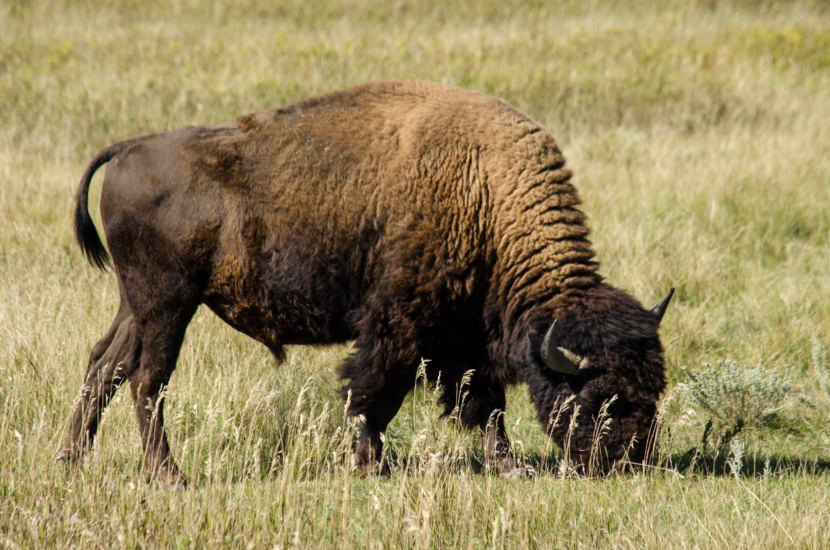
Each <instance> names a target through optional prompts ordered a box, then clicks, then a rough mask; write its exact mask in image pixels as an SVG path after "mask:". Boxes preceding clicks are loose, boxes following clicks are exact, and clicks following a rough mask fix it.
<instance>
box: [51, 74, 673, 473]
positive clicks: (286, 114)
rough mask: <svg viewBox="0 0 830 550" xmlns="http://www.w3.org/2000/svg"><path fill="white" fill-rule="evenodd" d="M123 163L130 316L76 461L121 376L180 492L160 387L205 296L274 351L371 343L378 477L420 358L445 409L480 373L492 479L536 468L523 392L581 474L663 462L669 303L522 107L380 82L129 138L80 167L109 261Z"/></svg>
mask: <svg viewBox="0 0 830 550" xmlns="http://www.w3.org/2000/svg"><path fill="white" fill-rule="evenodd" d="M106 163H109V165H108V167H107V171H106V177H105V180H104V184H103V189H102V193H101V215H102V219H103V224H104V232H105V235H106V238H107V243H108V246H109V250H110V253H111V256H112V260H111V261H112V264H113V266H114V269H115V274H116V276H117V278H118V283H119V288H120V292H121V304H120V307H119V309H118V313H117V314H116V317H115V321H114V322H113V324H112V326H111V328H110V329H109V331H108V332H107V333H106V335H105V336H104V337H103V338H102V339H101V340H100V341H99V342H98V343H97V344H96V345H95V346H94V347H93V349H92V353H91V357H90V361H89V366H88V368H87V373H86V378H85V381H84V384H83V388H82V393H81V398H80V400H79V402H78V404H77V407H76V409H75V412H74V415H73V417H72V420H71V424H70V428H69V434H68V437H67V440H66V443H65V445H64V446H63V448H62V450H61V451H60V453H59V456H60V457H61V458H63V459H65V460H67V461H70V462H77V461H78V460H79V459H80V458H81V457H82V455H83V454H84V453H85V452H86V451H87V450H88V449H89V448H90V447H91V446H92V441H93V438H94V436H95V432H96V429H97V426H98V423H99V420H100V417H101V414H102V413H103V410H104V408H105V407H106V405H107V403H108V402H109V400H110V399H111V397H112V396H113V394H114V393H115V391H116V390H117V388H118V386H119V385H120V384H121V383H122V382H123V381H125V380H127V381H129V383H130V389H131V392H132V396H133V401H134V404H135V411H136V415H137V417H138V424H139V428H140V432H141V437H142V442H143V448H144V455H145V456H144V464H145V469H146V472H147V474H148V476H149V477H151V478H155V479H158V480H160V481H164V482H169V483H182V482H183V481H184V478H183V476H182V474H181V473H180V472H179V469H178V468H177V466H176V464H175V462H174V460H173V458H172V457H171V455H170V450H169V446H168V443H167V437H166V434H165V429H164V419H163V418H164V417H163V393H162V389H163V387H164V386H166V385H167V383H168V381H169V379H170V375H171V373H172V371H173V369H174V367H175V365H176V359H177V356H178V353H179V348H180V346H181V343H182V339H183V337H184V333H185V328H186V327H187V325H188V323H189V321H190V319H191V317H192V316H193V314H194V312H195V311H196V309H197V307H198V306H199V305H200V304H203V303H204V304H206V305H207V306H208V307H209V308H211V309H212V310H213V311H214V312H215V313H216V314H217V315H219V317H221V318H222V319H223V320H225V321H226V322H227V323H228V324H230V325H231V326H233V327H235V328H236V329H238V330H240V331H242V332H244V333H245V334H248V335H249V336H251V337H252V338H254V339H256V340H258V341H260V342H262V343H263V344H265V345H266V346H268V348H269V349H270V350H271V351H272V352H273V354H274V356H275V358H276V359H277V360H278V361H279V360H281V358H282V357H283V346H284V345H286V344H328V343H332V342H342V341H346V340H350V339H354V340H355V343H354V352H353V353H352V354H351V356H349V357H348V358H347V359H346V360H345V361H344V363H343V364H342V365H341V367H340V374H341V376H342V378H343V379H344V380H345V381H346V384H345V386H344V388H343V392H344V394H345V395H346V396H347V397H348V399H349V404H350V405H349V406H350V408H349V413H350V414H352V415H361V416H363V417H364V418H365V422H364V427H363V430H362V432H361V434H360V436H359V439H358V442H357V446H356V450H355V462H356V464H357V465H358V467H359V468H360V469H361V470H362V471H363V472H364V473H367V474H371V473H375V472H377V471H379V470H380V469H381V468H382V465H381V464H380V457H381V434H382V433H383V431H384V430H385V429H386V427H387V425H388V423H389V421H390V420H391V419H392V417H393V416H394V415H395V414H396V412H397V411H398V409H399V407H400V405H401V402H402V401H403V399H404V397H405V395H406V394H407V392H409V390H410V389H411V388H412V386H413V384H414V381H415V374H416V369H417V367H418V365H419V363H420V360H421V358H429V359H430V360H431V362H430V363H429V364H430V372H429V374H430V375H431V376H432V377H433V378H438V377H439V375H440V379H441V381H442V383H443V384H444V394H443V397H442V398H441V402H442V404H443V405H444V407H445V409H446V412H447V413H449V412H451V411H452V410H453V408H454V407H455V405H456V399H455V396H456V395H457V391H458V388H459V385H460V384H461V383H462V377H463V376H464V373H465V372H467V371H469V370H473V371H474V374H473V375H472V377H471V378H470V379H469V381H468V383H467V386H466V387H465V392H466V394H467V396H466V399H465V400H464V404H463V407H462V408H461V410H460V411H458V415H459V417H460V419H461V420H462V422H463V424H465V425H466V426H469V427H473V428H478V429H479V430H481V433H482V436H483V444H484V460H485V463H486V465H487V466H488V468H492V469H496V470H499V471H510V470H512V469H513V468H515V467H516V466H517V465H518V462H517V460H516V459H515V457H514V456H513V454H512V453H511V450H510V444H509V441H508V438H507V435H506V434H505V430H504V423H503V421H502V416H501V412H502V411H503V410H504V408H505V396H504V386H505V385H506V384H513V383H517V382H525V383H526V384H527V386H528V389H529V392H530V397H531V400H532V402H533V403H534V405H535V407H536V410H537V413H538V416H539V420H540V421H541V422H542V425H543V427H544V429H545V430H546V431H547V432H548V433H549V434H550V435H551V436H552V437H553V438H554V440H555V441H556V442H557V443H558V444H559V445H560V446H561V447H562V449H563V451H564V452H565V454H566V456H568V457H569V458H570V460H571V461H572V462H573V464H575V465H576V466H577V467H580V468H583V469H585V470H590V471H594V472H604V471H607V470H609V469H610V468H612V467H614V466H615V465H616V464H619V463H620V462H621V461H624V460H626V459H627V460H630V461H635V462H636V461H640V460H642V459H643V458H644V457H645V455H646V451H647V444H648V434H649V429H650V427H651V424H652V421H653V419H654V415H655V403H656V402H657V400H658V398H659V396H660V392H661V391H662V390H663V387H664V385H665V381H664V374H663V370H664V366H663V352H662V348H661V345H660V341H659V339H658V336H657V329H658V325H659V322H660V319H661V318H662V316H663V313H664V311H665V309H666V305H667V303H668V299H669V297H670V296H669V297H667V298H666V299H665V300H664V301H663V302H662V303H661V304H659V305H658V306H657V307H656V308H655V309H654V310H652V311H647V310H645V309H643V307H642V306H641V305H640V304H639V303H638V302H637V301H636V300H634V299H633V298H631V297H629V296H628V295H627V294H625V293H624V292H622V291H620V290H616V289H614V288H612V287H610V286H608V285H607V284H606V283H604V282H603V281H602V278H601V277H600V276H599V274H598V273H597V267H598V265H597V263H596V262H595V261H594V260H593V257H594V252H593V250H592V248H591V244H590V242H589V240H588V229H587V228H586V227H585V223H584V215H583V214H582V213H581V212H580V211H579V209H578V208H577V207H578V205H579V202H580V201H579V197H578V195H577V193H576V190H575V189H574V187H573V185H572V184H571V182H570V176H571V174H570V172H569V171H568V170H567V169H566V168H565V167H564V165H565V159H564V157H563V156H562V154H561V152H560V151H559V149H558V147H557V145H556V143H555V141H554V140H553V138H552V137H551V136H550V134H548V133H547V132H546V131H544V130H543V129H542V128H540V127H539V126H538V125H537V124H536V123H534V122H533V121H532V120H530V119H529V118H528V117H527V116H525V115H523V114H522V113H520V112H518V111H516V110H515V109H513V108H512V107H510V106H509V105H507V104H506V103H504V102H502V101H500V100H497V99H494V98H491V97H488V96H485V95H483V94H480V93H476V92H470V91H465V90H460V89H457V88H452V87H447V86H441V85H437V84H430V83H424V82H386V83H374V84H367V85H363V86H359V87H355V88H351V89H348V90H344V91H341V92H336V93H332V94H328V95H324V96H320V97H315V98H312V99H309V100H307V101H304V102H301V103H297V104H293V105H290V106H287V107H284V108H282V109H278V110H275V111H270V112H266V113H261V114H256V115H249V116H245V117H241V118H239V119H237V120H235V121H233V122H231V123H228V124H224V125H217V126H199V127H188V128H183V129H179V130H175V131H172V132H169V133H165V134H156V135H150V136H145V137H140V138H136V139H132V140H129V141H125V142H122V143H118V144H115V145H112V146H110V147H108V148H106V149H104V150H103V151H101V152H100V153H99V154H98V155H97V156H96V157H95V158H94V159H93V160H92V162H91V163H90V165H89V167H88V168H87V170H86V172H85V174H84V175H83V177H82V179H81V183H80V188H79V191H78V200H77V205H76V211H75V229H76V234H77V237H78V242H79V243H80V246H81V248H82V249H83V251H84V252H85V254H86V255H87V257H88V259H89V260H90V262H91V263H93V264H94V265H96V266H98V267H101V268H104V267H106V266H107V265H108V263H109V261H110V257H109V256H108V254H107V251H106V249H105V248H104V246H103V243H102V242H101V240H100V238H99V236H98V232H97V230H96V229H95V227H94V225H93V224H92V221H91V220H90V217H89V213H88V210H87V202H88V192H89V185H90V182H91V180H92V176H93V174H94V173H95V171H96V170H97V169H98V168H99V167H100V166H102V165H104V164H106ZM606 421H607V422H606Z"/></svg>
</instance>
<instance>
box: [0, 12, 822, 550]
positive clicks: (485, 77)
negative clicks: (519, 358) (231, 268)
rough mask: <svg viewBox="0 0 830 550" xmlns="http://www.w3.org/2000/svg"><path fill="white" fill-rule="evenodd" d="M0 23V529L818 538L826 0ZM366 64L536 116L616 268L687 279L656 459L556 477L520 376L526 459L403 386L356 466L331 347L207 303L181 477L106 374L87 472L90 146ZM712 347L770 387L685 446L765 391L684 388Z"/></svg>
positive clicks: (516, 398) (57, 537)
mask: <svg viewBox="0 0 830 550" xmlns="http://www.w3.org/2000/svg"><path fill="white" fill-rule="evenodd" d="M276 6H278V7H276ZM0 22H1V24H0V27H2V29H3V32H2V33H0V179H1V180H2V184H0V341H2V345H0V547H8V548H31V547H54V546H58V547H86V548H99V547H102V548H109V547H130V548H133V547H219V546H231V545H233V546H235V547H240V548H241V547H250V548H261V547H312V548H313V547H338V548H350V547H355V548H364V547H367V548H397V547H412V548H452V547H459V548H484V547H488V548H489V547H493V548H523V547H530V548H536V547H538V548H603V547H622V548H664V547H673V548H687V547H688V548H753V549H755V548H787V547H792V548H826V547H827V546H828V544H830V543H829V542H828V541H830V513H828V510H830V352H828V350H830V5H828V4H827V3H826V2H822V1H820V0H815V1H793V2H789V1H785V2H772V1H769V2H765V1H754V0H736V1H734V2H727V1H718V0H699V1H693V0H689V1H681V0H669V1H667V2H657V1H648V2H622V3H620V2H616V1H610V0H609V1H606V0H592V1H588V2H577V1H565V2H542V1H528V2H509V1H495V0H485V1H483V2H468V1H459V2H431V1H430V2H416V1H409V0H400V1H397V0H396V1H393V2H388V3H382V2H369V1H362V0H344V1H341V2H335V1H330V0H304V1H296V2H295V1H286V2H270V1H264V0H236V1H234V2H225V1H216V2H211V3H202V2H197V1H195V0H192V1H188V0H180V1H177V0H173V1H170V2H166V1H161V0H144V1H141V2H139V1H135V0H98V1H96V2H92V1H62V2H47V1H42V2H41V1H25V0H0ZM387 78H399V79H413V78H418V79H426V80H436V81H441V82H445V83H450V84H455V85H459V86H464V87H469V88H474V89H478V90H482V91H484V92H487V93H490V94H492V95H496V96H499V97H502V98H504V99H506V100H507V101H508V102H510V103H512V104H514V105H516V106H517V107H519V108H520V109H522V110H524V111H525V112H527V113H528V114H530V115H531V116H532V117H533V118H535V119H536V120H538V121H539V122H541V123H542V124H543V125H544V126H545V127H547V128H548V129H550V131H551V132H552V133H553V134H554V136H556V137H557V140H558V143H559V145H560V146H561V147H562V149H563V150H564V152H565V154H566V156H567V157H568V161H569V165H570V167H571V168H572V169H573V170H574V171H575V174H576V179H575V182H576V185H577V186H578V188H579V189H580V192H581V194H582V198H583V199H584V210H585V211H586V212H587V214H588V215H589V220H590V225H591V228H592V231H593V232H592V240H593V242H594V244H595V248H596V250H597V252H598V255H599V260H600V262H601V264H602V273H603V274H604V275H605V276H606V277H607V279H608V280H609V281H610V282H611V283H612V284H614V285H616V286H620V287H622V288H625V289H627V290H629V291H631V292H632V293H633V294H634V295H636V296H637V297H639V298H640V299H641V300H642V301H643V302H644V303H646V304H647V305H651V304H653V303H655V302H657V301H658V300H659V298H660V297H661V296H662V295H663V294H664V293H665V292H666V291H667V290H668V288H669V287H671V286H674V287H676V288H677V295H676V297H675V300H674V302H673V303H672V304H671V306H670V308H669V310H668V313H667V315H666V318H665V319H664V321H663V324H662V328H661V334H662V338H663V343H664V346H665V348H666V355H667V377H668V379H669V389H668V391H667V392H666V395H665V396H664V399H663V402H662V409H663V413H664V414H663V420H664V423H663V430H662V432H661V434H660V437H659V441H658V456H659V458H660V463H659V466H658V467H655V468H651V469H648V470H645V471H640V472H637V473H632V474H627V475H621V476H613V477H610V478H607V479H586V478H579V477H573V476H568V475H565V474H563V473H562V471H560V468H559V451H558V449H556V448H555V447H554V446H553V445H552V444H551V443H550V442H549V441H547V439H546V438H545V437H544V435H543V434H542V432H541V430H540V428H539V425H538V423H537V422H536V420H535V415H534V412H533V410H532V408H531V405H530V403H529V400H528V398H527V395H526V389H525V388H524V387H522V386H517V387H515V388H512V389H511V390H510V392H509V394H508V411H507V416H506V420H507V427H508V430H509V433H510V435H511V436H512V438H513V439H514V443H515V445H516V446H517V449H518V450H519V451H520V452H521V454H522V455H523V456H524V457H525V459H526V461H527V462H528V463H529V464H530V465H531V466H533V467H534V468H535V469H536V470H537V475H536V476H535V477H532V478H527V479H520V480H509V479H502V478H499V477H496V476H490V475H487V474H485V473H483V472H482V467H481V459H482V457H481V451H480V437H479V436H478V435H477V434H471V433H468V432H465V431H463V430H459V429H456V427H455V426H453V425H452V423H451V422H448V421H446V420H443V419H440V418H439V408H438V407H437V406H436V404H435V402H436V396H435V390H434V388H432V387H430V386H429V385H426V386H424V385H421V386H419V388H418V389H417V390H416V391H415V392H414V393H413V394H412V395H411V396H410V397H409V398H408V400H407V401H406V402H405V404H404V406H403V409H402V410H401V412H400V413H399V414H398V416H397V417H396V419H395V420H394V422H393V424H392V425H391V427H390V429H389V432H388V434H387V443H388V445H389V452H390V455H391V457H392V460H391V462H392V475H391V476H390V477H388V478H380V479H362V478H360V477H359V476H358V475H357V474H356V473H355V472H354V471H353V470H352V468H351V466H350V464H351V463H350V458H349V457H350V453H351V447H352V444H353V441H354V430H355V426H354V424H353V422H352V421H350V420H348V419H347V418H346V417H345V415H344V413H343V405H342V403H341V401H340V400H339V398H338V397H337V395H336V389H337V387H338V386H339V383H338V380H337V377H336V372H335V367H336V365H337V363H338V362H339V361H340V360H341V359H342V358H343V357H344V356H345V355H346V354H347V353H348V352H349V348H348V346H338V347H331V348H320V349H312V348H300V347H297V348H291V349H290V350H289V357H288V362H287V363H286V364H284V365H282V366H281V367H280V368H279V369H275V367H274V366H273V363H272V361H271V359H270V355H269V354H268V353H267V351H266V350H264V349H263V348H261V347H260V346H258V345H257V344H255V343H254V342H252V341H250V340H248V339H246V338H245V337H244V336H242V335H240V334H238V333H235V332H234V331H232V330H231V329H230V328H228V327H227V326H225V325H223V324H222V323H221V322H220V321H218V320H217V319H216V318H215V317H213V316H212V314H210V313H209V312H207V311H201V312H200V313H198V314H197V317H196V318H195V319H194V321H193V323H192V324H191V326H190V329H189V332H188V336H187V338H186V341H185V345H184V348H183V351H182V355H181V357H180V360H179V364H178V368H177V370H176V372H175V374H174V376H173V379H172V381H171V385H170V388H169V392H168V397H167V401H166V413H167V420H168V427H169V430H170V435H171V438H172V446H173V452H174V455H175V456H176V458H177V460H178V462H179V464H180V466H181V467H182V468H183V470H184V472H185V473H186V474H187V475H188V476H189V478H190V480H191V481H192V484H191V485H190V486H189V487H188V488H187V489H185V490H176V491H174V490H167V489H163V488H160V487H158V486H156V485H152V484H146V483H144V482H143V481H142V479H143V478H142V475H141V450H140V443H139V435H138V428H137V425H136V422H135V420H134V414H133V409H132V404H131V403H130V397H129V392H128V391H126V390H123V391H122V392H120V393H119V394H118V395H117V396H116V398H115V400H114V401H113V403H112V404H111V405H110V407H109V409H108V410H107V413H106V415H105V416H104V420H103V423H102V427H101V430H100V432H99V438H98V440H97V442H96V446H95V449H94V450H93V452H92V454H91V455H90V457H89V460H87V462H86V463H85V465H84V467H83V469H82V471H81V472H79V473H77V474H74V475H73V474H70V473H68V472H67V471H66V470H65V469H64V467H63V466H62V465H60V464H57V463H55V462H54V461H53V456H54V453H55V451H56V450H57V449H58V446H59V444H60V442H61V440H62V438H63V437H64V433H65V430H66V426H67V420H68V417H69V415H70V413H71V410H72V407H73V405H74V402H75V399H76V397H77V395H78V390H79V388H80V384H81V381H82V377H83V372H84V368H85V365H86V362H87V359H88V354H89V350H90V347H91V346H92V344H93V343H94V342H95V341H96V340H97V339H98V338H99V337H100V336H101V335H102V333H103V332H104V331H105V330H106V328H107V327H108V326H109V323H110V321H111V319H112V317H113V315H114V312H115V309H116V306H117V303H118V297H117V289H116V285H115V280H114V277H113V275H112V273H106V274H103V273H100V272H98V271H96V270H94V269H92V268H91V267H90V266H89V265H88V264H86V262H85V261H84V259H83V257H82V254H81V253H80V251H79V250H78V248H77V246H76V244H75V242H74V236H73V234H72V229H71V213H72V208H73V206H74V203H73V201H74V194H75V190H76V185H77V182H78V180H79V178H80V176H81V174H82V172H83V170H84V168H85V166H86V164H87V163H88V162H89V160H90V159H91V157H92V156H93V155H94V154H95V153H96V152H97V151H98V150H99V149H101V148H102V147H104V146H106V145H109V144H110V143H113V142H115V141H119V140H122V139H125V138H127V137H132V136H136V135H140V134H145V133H150V132H155V131H161V130H166V129H172V128H175V127H178V126H182V125H186V124H197V123H213V122H223V121H226V120H229V119H231V118H233V117H235V116H237V115H240V114H244V113H248V112H254V111H260V110H264V109H267V108H272V107H275V106H278V105H281V104H284V103H287V102H290V101H294V100H297V99H301V98H304V97H307V96H309V95H312V94H315V93H319V92H324V91H328V90H332V89H337V88H342V87H345V86H347V85H351V84H357V83H360V82H363V81H367V80H379V79H387ZM95 181H96V184H95V185H93V192H94V197H93V200H92V201H91V202H92V204H93V205H95V204H97V196H98V193H99V191H100V176H99V178H97V179H96V180H95ZM92 210H93V211H94V213H95V215H96V216H97V207H95V206H93V207H92ZM96 219H97V217H96ZM99 227H100V225H99ZM726 360H734V362H730V363H728V365H730V369H733V370H734V372H744V371H750V370H751V369H754V368H755V367H756V366H757V365H758V364H759V363H760V364H762V367H761V369H759V370H752V372H753V373H755V374H754V375H753V376H755V377H756V378H757V377H762V376H773V375H774V376H776V377H778V378H777V379H780V380H783V381H785V382H786V384H787V387H788V388H789V389H788V391H786V392H785V394H784V395H783V396H782V399H781V401H780V403H778V404H777V406H776V410H775V412H774V414H768V415H766V416H764V417H763V418H761V419H759V420H758V421H757V422H755V423H747V425H746V427H745V428H744V429H743V430H741V431H740V432H738V433H737V436H736V438H735V439H734V440H732V442H731V443H729V444H728V445H727V444H726V443H727V442H726V441H725V440H724V444H722V445H720V446H719V445H717V444H716V442H715V441H714V436H713V438H710V440H709V441H708V442H707V443H708V444H706V445H704V440H703V434H704V431H705V425H706V422H707V420H710V419H712V420H714V425H715V429H718V428H719V429H720V430H721V432H720V433H721V434H723V433H724V432H728V431H729V429H730V428H729V425H730V422H734V421H735V415H736V414H739V413H740V410H738V412H737V413H732V412H729V413H728V414H725V418H722V419H718V418H717V416H716V414H715V413H717V412H718V411H725V410H729V411H731V410H732V408H731V407H732V406H733V405H735V402H734V400H741V403H742V404H744V405H746V404H747V403H752V402H756V403H757V402H766V399H768V394H767V393H764V391H765V390H763V388H762V387H761V386H760V385H757V384H755V385H753V384H754V383H753V382H752V380H750V379H748V378H747V379H741V380H743V381H741V382H739V386H740V388H743V389H745V390H746V391H745V393H741V394H740V395H737V394H734V393H732V394H730V393H729V392H726V393H725V394H724V395H725V397H723V399H722V400H721V401H716V402H715V406H714V409H710V410H708V411H707V410H706V409H705V408H702V407H701V406H700V405H699V404H698V405H697V406H696V404H695V402H694V401H693V400H692V399H691V398H690V397H689V396H690V393H689V387H690V384H691V380H692V379H693V377H690V374H689V373H693V374H694V373H705V372H714V371H713V370H712V369H715V368H716V366H717V365H718V363H719V362H723V361H726ZM684 369H685V370H684ZM759 388H760V389H759ZM730 396H731V397H730ZM730 400H731V401H730ZM713 433H714V432H713Z"/></svg>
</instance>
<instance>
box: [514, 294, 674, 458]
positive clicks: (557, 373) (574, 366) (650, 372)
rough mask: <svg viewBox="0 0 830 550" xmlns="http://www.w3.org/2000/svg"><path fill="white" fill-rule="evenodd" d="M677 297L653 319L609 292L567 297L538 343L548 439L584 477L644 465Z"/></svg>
mask: <svg viewBox="0 0 830 550" xmlns="http://www.w3.org/2000/svg"><path fill="white" fill-rule="evenodd" d="M673 292H674V290H673V289H672V291H671V292H669V294H668V295H667V296H666V297H665V298H664V299H663V300H662V301H661V302H660V303H659V304H658V305H657V306H656V307H654V308H653V309H652V310H650V311H649V310H645V309H644V308H643V307H642V306H641V305H640V304H639V303H638V302H637V301H636V300H634V299H633V298H631V297H630V296H628V295H627V294H625V293H624V292H622V291H620V290H617V289H614V288H612V287H609V286H607V285H600V286H598V287H596V288H594V289H591V290H587V291H581V292H574V293H570V294H566V295H564V296H563V300H562V301H561V303H560V304H558V306H557V307H556V310H555V311H556V312H557V313H556V318H555V319H553V320H552V321H548V325H547V328H546V329H545V330H544V336H543V337H542V338H541V339H539V338H538V337H537V338H536V339H534V341H535V342H538V343H537V344H535V345H532V346H531V348H532V349H531V350H529V351H530V353H532V354H533V356H534V359H533V360H532V361H531V364H532V365H533V366H532V368H531V370H532V372H531V375H530V378H531V380H529V389H530V393H531V398H532V400H533V401H534V404H535V405H536V409H537V414H538V416H539V419H540V421H541V422H542V423H543V424H544V426H545V428H546V430H547V432H548V433H549V434H550V435H551V437H553V439H554V440H555V441H556V442H557V444H558V445H559V446H560V447H561V448H562V449H563V452H564V453H565V457H566V458H568V459H569V460H570V462H571V463H572V464H574V465H576V466H577V468H579V469H580V470H582V471H583V472H586V473H603V472H607V471H608V470H610V469H611V468H613V467H615V466H616V465H618V464H620V463H621V461H629V462H633V463H637V462H642V461H643V460H644V458H646V455H647V454H648V453H647V451H648V449H649V446H650V445H651V443H652V441H651V440H650V438H651V437H653V436H652V433H651V428H652V425H653V422H654V418H655V414H656V410H657V409H656V403H657V400H658V399H659V397H660V393H661V391H662V390H663V388H664V387H665V377H664V360H663V348H662V346H661V344H660V339H659V338H658V336H657V329H658V327H659V325H660V321H661V319H662V317H663V314H664V313H665V310H666V307H667V306H668V303H669V300H671V297H672V294H673ZM542 332H543V331H542V330H540V331H539V335H541V334H542Z"/></svg>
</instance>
